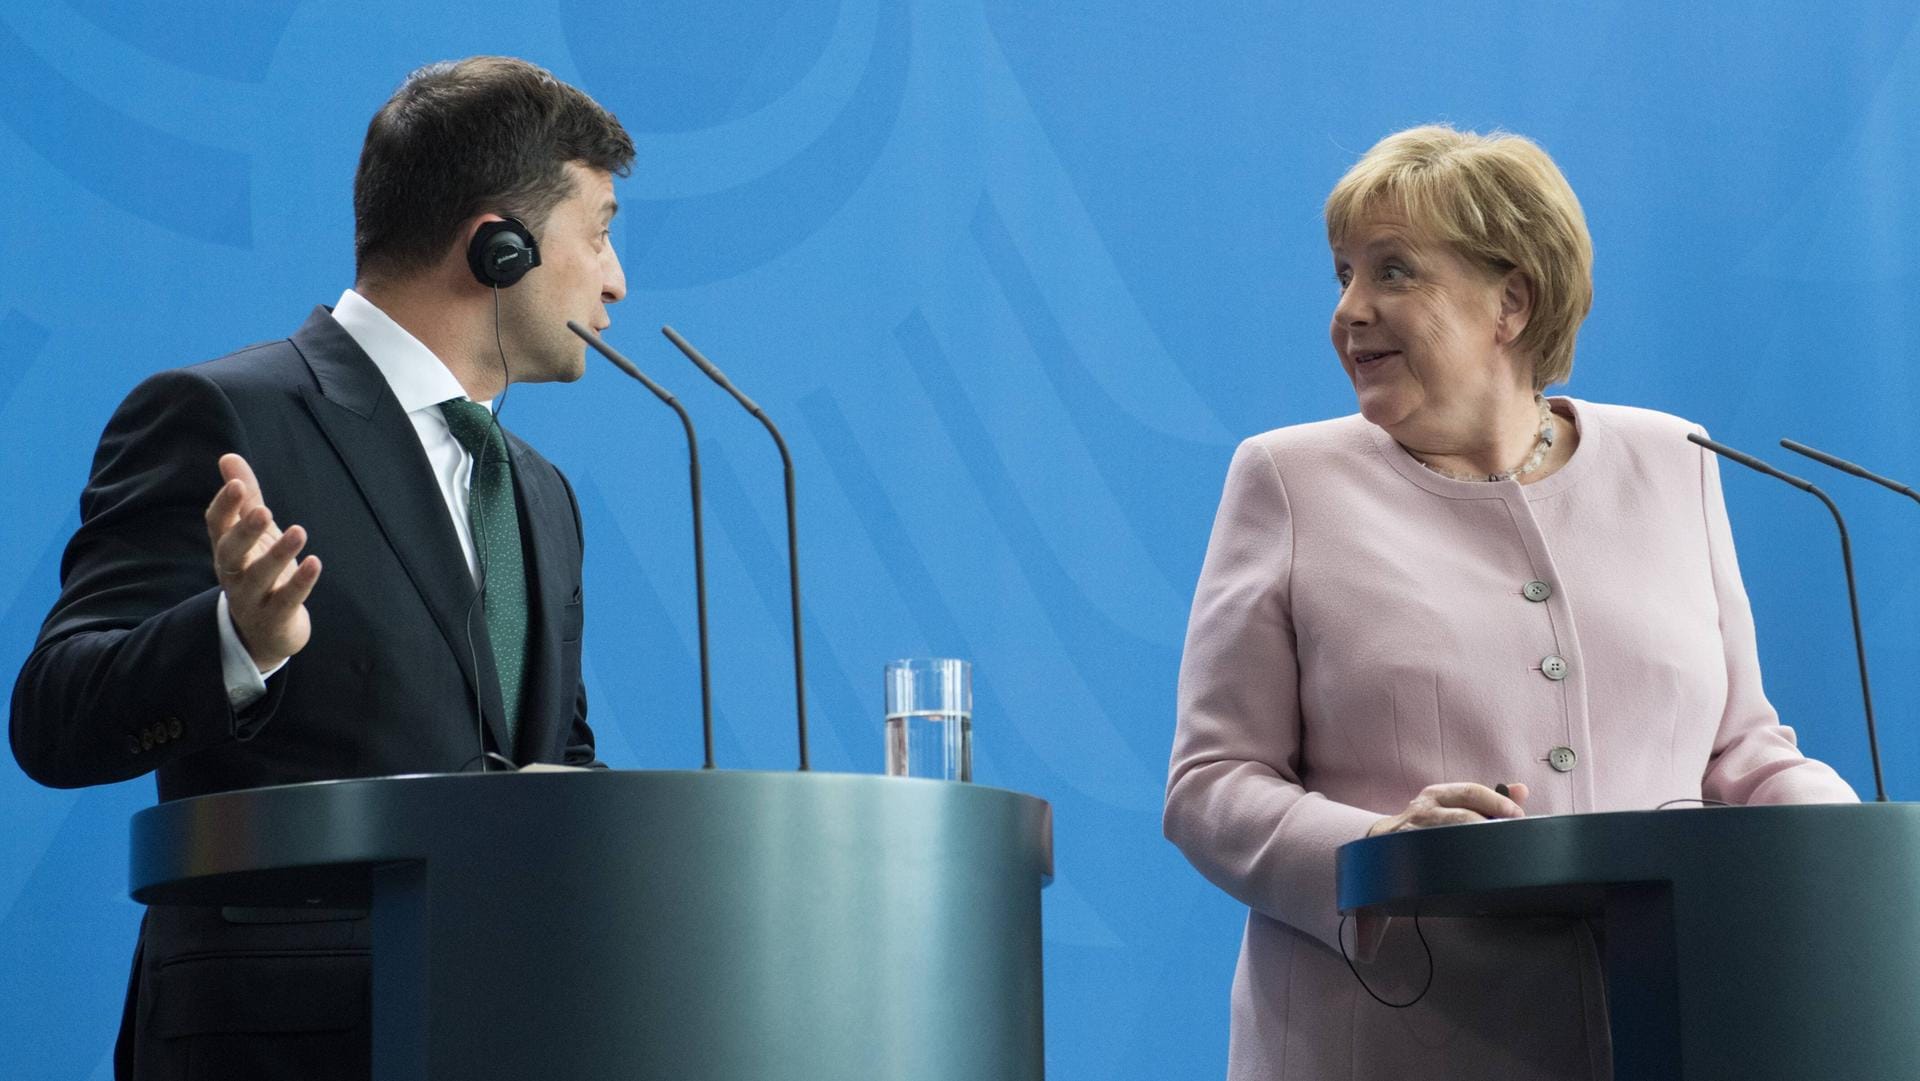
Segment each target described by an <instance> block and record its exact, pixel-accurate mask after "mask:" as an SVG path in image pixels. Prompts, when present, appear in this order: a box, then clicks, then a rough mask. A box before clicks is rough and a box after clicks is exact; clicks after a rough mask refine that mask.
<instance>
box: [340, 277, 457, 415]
mask: <svg viewBox="0 0 1920 1081" xmlns="http://www.w3.org/2000/svg"><path fill="white" fill-rule="evenodd" d="M333 321H334V322H336V323H338V324H340V329H342V330H344V331H346V332H347V335H348V336H349V337H351V338H352V339H353V340H354V342H355V343H356V344H357V345H359V346H360V348H361V349H362V350H363V351H364V352H365V353H366V354H367V357H368V359H370V360H372V361H373V366H374V367H376V368H379V369H380V374H381V375H382V376H384V377H385V378H386V380H387V386H389V387H391V388H392V389H393V396H394V397H395V398H398V399H399V400H400V408H401V409H403V410H405V411H406V412H408V413H417V412H419V411H420V410H422V409H429V408H432V407H434V406H437V405H439V404H440V403H441V402H444V401H446V400H447V399H449V398H465V397H466V396H467V392H466V390H465V388H463V387H461V386H460V381H459V380H458V379H455V378H454V377H453V373H452V372H451V371H448V370H447V366H446V365H445V364H442V363H441V362H440V358H439V357H437V356H434V354H433V350H431V349H428V348H427V347H426V346H425V345H424V344H422V343H421V341H420V339H418V338H416V337H414V336H413V335H412V334H410V333H408V331H407V329H406V328H405V327H403V326H401V325H400V324H398V323H396V322H394V321H393V318H392V317H391V316H389V315H388V314H387V313H386V312H383V311H381V310H380V309H379V308H377V307H375V306H374V304H373V302H372V301H370V300H368V299H367V298H366V297H363V296H361V295H360V294H359V293H356V292H354V291H353V290H352V289H348V290H347V291H346V292H344V293H341V294H340V302H339V303H338V304H335V305H334V306H333ZM480 404H481V405H486V406H491V405H492V404H493V403H491V402H481V403H480Z"/></svg>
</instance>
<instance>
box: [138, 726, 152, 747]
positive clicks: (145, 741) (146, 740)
mask: <svg viewBox="0 0 1920 1081" xmlns="http://www.w3.org/2000/svg"><path fill="white" fill-rule="evenodd" d="M140 749H141V750H143V751H151V750H153V729H151V728H142V729H141V730H140Z"/></svg>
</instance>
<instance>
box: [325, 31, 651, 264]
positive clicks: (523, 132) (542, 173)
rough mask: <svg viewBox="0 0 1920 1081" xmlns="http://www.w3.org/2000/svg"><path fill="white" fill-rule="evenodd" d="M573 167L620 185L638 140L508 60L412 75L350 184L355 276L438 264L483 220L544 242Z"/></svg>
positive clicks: (484, 59)
mask: <svg viewBox="0 0 1920 1081" xmlns="http://www.w3.org/2000/svg"><path fill="white" fill-rule="evenodd" d="M571 161H577V162H579V163H581V164H582V165H585V166H587V167H589V168H592V169H598V170H601V171H603V172H608V173H614V174H617V175H620V176H625V175H627V170H628V168H630V167H631V166H632V164H633V139H632V138H631V137H630V136H628V135H627V132H626V129H625V128H622V127H621V126H620V121H618V120H616V119H614V116H613V114H612V113H609V112H607V111H606V110H605V109H603V108H601V107H600V106H599V104H598V103H596V102H595V101H594V100H593V99H592V98H589V97H588V96H586V95H585V94H583V93H581V92H580V91H579V90H576V89H574V88H573V87H571V86H568V85H567V84H566V83H563V82H561V81H560V80H558V79H556V78H554V77H553V75H552V73H550V72H548V71H546V70H545V69H543V68H540V67H536V66H535V65H533V64H529V63H527V62H526V61H524V60H515V59H513V58H511V57H505V56H474V57H468V58H467V59H465V60H454V61H447V62H443V63H438V64H429V65H427V66H426V67H423V68H421V69H419V70H418V71H415V72H414V73H413V74H411V75H408V76H407V79H406V81H405V82H404V83H402V84H400V89H398V90H396V91H394V93H393V97H391V98H388V99H387V103H386V104H385V105H383V106H381V107H380V111H379V112H377V113H375V114H374V117H373V121H372V123H370V124H368V125H367V141H366V145H365V146H363V147H362V148H361V151H360V169H359V171H358V172H357V173H356V174H355V175H354V178H353V224H354V230H353V255H354V265H355V272H356V275H357V276H358V277H359V278H367V277H370V276H371V277H376V278H378V277H388V276H392V275H397V274H406V273H410V272H413V271H417V270H422V269H425V268H426V267H429V266H431V265H433V264H434V263H436V262H438V261H439V260H440V258H441V257H442V256H444V255H445V254H446V253H447V251H448V249H449V248H450V247H451V246H452V245H453V243H454V242H455V241H456V240H457V239H458V238H459V233H460V227H461V225H462V224H463V223H465V222H467V221H468V220H469V219H471V218H473V217H474V216H475V215H477V214H483V213H494V214H500V215H503V216H505V217H511V218H519V219H520V220H521V221H523V222H525V223H526V224H527V227H528V228H529V229H532V230H533V232H534V235H535V236H536V237H538V236H539V235H540V231H541V229H542V227H543V226H545V224H546V221H547V215H548V214H549V213H550V212H551V211H552V210H553V208H554V206H555V205H557V204H558V203H559V202H560V201H561V200H563V199H565V198H566V197H567V196H568V194H570V193H571V191H572V185H571V181H570V179H569V178H568V176H567V173H566V164H567V163H568V162H571Z"/></svg>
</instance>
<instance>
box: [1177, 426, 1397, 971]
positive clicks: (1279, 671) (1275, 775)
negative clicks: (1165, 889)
mask: <svg viewBox="0 0 1920 1081" xmlns="http://www.w3.org/2000/svg"><path fill="white" fill-rule="evenodd" d="M1292 562H1293V525H1292V520H1291V516H1290V513H1289V507H1288V503H1287V493H1286V488H1285V485H1284V484H1283V483H1282V481H1281V478H1280V473H1279V470H1278V469H1277V468H1276V467H1275V465H1274V463H1273V460H1272V457H1271V456H1270V455H1269V454H1268V452H1267V451H1266V450H1264V449H1263V448H1261V447H1259V446H1257V445H1255V444H1254V443H1253V442H1252V441H1248V442H1245V443H1242V444H1241V445H1240V448H1239V450H1238V451H1236V452H1235V454H1234V457H1233V464H1232V466H1231V467H1229V469H1228V470H1227V484H1226V491H1225V493H1224V494H1223V495H1222V496H1221V500H1220V510H1219V513H1218V515H1217V516H1216V517H1215V519H1214V523H1213V537H1212V539H1211V540H1210V541H1209V542H1208V545H1207V559H1206V564H1205V566H1204V567H1203V568H1202V570H1201V572H1200V583H1199V586H1198V587H1197V588H1196V590H1195V592H1194V598H1193V612H1192V614H1191V616H1190V617H1189V618H1188V621H1187V644H1186V652H1185V654H1184V655H1183V656H1182V658H1181V663H1180V690H1179V719H1178V725H1177V728H1176V730H1175V732H1174V740H1173V761H1172V765H1171V767H1170V769H1169V771H1168V777H1167V805H1166V812H1165V818H1164V827H1165V830H1166V834H1167V838H1168V839H1169V840H1171V841H1172V842H1173V843H1174V844H1175V845H1178V846H1179V848H1180V850H1181V852H1183V853H1185V854H1186V857H1187V859H1188V860H1190V861H1191V862H1192V863H1193V865H1194V866H1195V867H1196V868H1198V869H1199V871H1200V873H1201V874H1203V875H1205V876H1206V877H1207V879H1208V880H1209V881H1211V882H1212V883H1213V884H1215V885H1217V886H1219V887H1220V888H1221V889H1223V890H1225V891H1227V892H1228V893H1229V894H1232V895H1233V896H1234V897H1235V898H1237V899H1238V900H1240V901H1241V902H1243V903H1244V904H1246V905H1247V906H1248V907H1249V908H1252V909H1254V910H1255V911H1257V912H1261V913H1263V914H1265V915H1267V916H1271V917H1272V918H1274V919H1276V920H1279V921H1281V922H1283V923H1286V924H1289V925H1291V926H1293V927H1295V928H1298V929H1300V930H1301V931H1304V932H1306V933H1308V934H1311V935H1313V936H1315V937H1316V938H1319V939H1321V940H1322V941H1324V942H1326V943H1327V944H1328V946H1329V947H1333V946H1334V945H1335V935H1336V934H1337V933H1338V928H1339V919H1340V917H1339V913H1338V912H1337V911H1336V909H1335V907H1334V906H1335V896H1334V852H1335V850H1336V849H1338V848H1339V847H1340V846H1341V845H1343V844H1346V843H1347V842H1349V841H1354V840H1358V839H1359V838H1361V837H1363V836H1365V835H1366V831H1367V829H1368V828H1369V827H1370V826H1372V825H1373V824H1374V823H1375V822H1376V821H1378V820H1379V818H1380V816H1379V815H1378V814H1376V813H1374V812H1372V811H1367V810H1363V809H1361V808H1359V807H1353V806H1349V805H1346V804H1342V803H1335V802H1333V801H1332V800H1329V799H1327V798H1326V797H1324V796H1322V795H1320V794H1318V793H1315V792H1309V791H1307V790H1306V788H1305V787H1304V786H1303V785H1302V784H1301V780H1300V776H1301V762H1300V748H1301V736H1300V730H1301V718H1300V699H1299V667H1298V662H1297V660H1296V657H1295V653H1294V633H1293V621H1292V612H1291V609H1290V602H1289V581H1288V579H1289V575H1290V574H1291V570H1292Z"/></svg>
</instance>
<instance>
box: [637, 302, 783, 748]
mask: <svg viewBox="0 0 1920 1081" xmlns="http://www.w3.org/2000/svg"><path fill="white" fill-rule="evenodd" d="M660 333H662V334H665V335H666V336H667V340H668V341H670V342H672V343H673V344H674V348H676V349H678V350H680V351H681V352H682V353H685V354H686V355H687V359H688V360H691V361H693V363H694V366H695V367H697V368H699V369H700V370H701V371H703V372H705V373H707V378H709V379H711V380H713V381H714V382H716V383H718V384H720V389H721V390H724V391H726V392H727V393H728V394H731V395H733V400H734V401H736V402H739V403H740V404H741V405H742V406H744V407H745V408H746V410H747V412H749V413H751V414H753V417H754V419H755V420H757V421H759V422H760V423H761V424H764V425H766V428H767V431H768V433H770V434H771V435H772V436H773V443H774V445H775V446H777V447H779V448H780V462H781V464H782V465H783V466H784V467H785V469H786V477H787V595H788V596H789V597H790V598H792V602H793V701H794V708H795V710H796V712H797V714H798V716H799V727H800V768H801V769H803V770H806V769H811V768H812V767H811V766H809V765H808V764H807V675H806V673H807V666H806V660H805V657H804V656H803V652H802V648H801V644H800V541H799V530H798V527H797V526H796V525H795V517H794V510H793V505H794V504H793V456H792V455H791V454H788V453H787V441H786V440H784V439H782V438H780V429H778V428H776V427H774V426H773V421H771V420H769V419H768V418H767V414H766V413H765V412H763V411H762V410H761V409H760V407H759V406H758V405H755V404H754V402H753V399H751V398H749V397H747V396H746V395H744V394H742V393H740V390H739V388H738V387H735V386H734V385H733V383H732V381H730V380H729V379H728V378H727V377H726V376H725V375H724V374H722V373H721V371H720V369H718V368H716V367H714V366H713V362H712V361H710V360H708V359H707V358H706V357H703V356H701V355H700V350H698V349H695V348H694V347H693V346H692V345H691V344H689V343H688V342H687V340H686V339H685V338H682V337H681V336H680V334H679V332H678V331H676V330H674V329H673V328H672V327H661V328H660Z"/></svg>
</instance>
